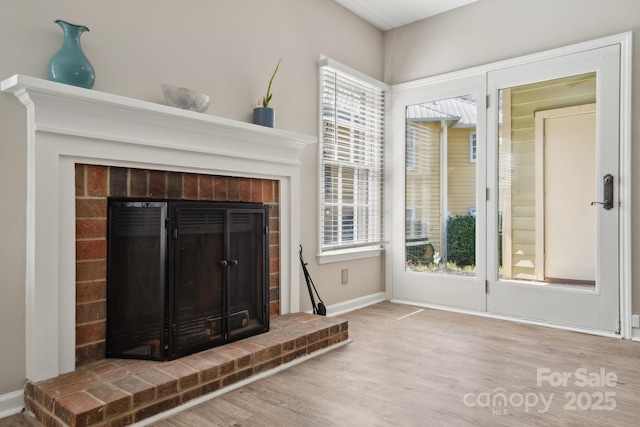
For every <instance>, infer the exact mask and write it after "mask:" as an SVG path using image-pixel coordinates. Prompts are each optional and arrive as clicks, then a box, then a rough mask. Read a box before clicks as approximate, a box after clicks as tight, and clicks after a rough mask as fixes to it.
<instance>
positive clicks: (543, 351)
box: [0, 302, 640, 427]
mask: <svg viewBox="0 0 640 427" xmlns="http://www.w3.org/2000/svg"><path fill="white" fill-rule="evenodd" d="M341 317H343V318H345V319H347V320H348V321H349V335H350V338H351V339H353V342H352V343H351V344H348V345H347V346H345V347H342V348H339V349H336V350H333V351H330V352H328V353H326V354H323V355H321V356H318V357H316V358H314V359H311V360H308V361H306V362H304V363H301V364H299V365H296V366H294V367H292V368H290V369H288V370H286V371H283V372H280V373H277V374H275V375H272V376H270V377H267V378H264V379H261V380H259V381H257V382H254V383H251V384H249V385H247V386H245V387H242V388H239V389H237V390H235V391H232V392H229V393H227V394H224V395H222V396H219V397H217V398H215V399H212V400H210V401H208V402H205V403H202V404H200V405H198V406H196V407H194V408H191V409H188V410H186V411H184V412H181V413H179V414H176V415H174V416H172V417H170V418H168V419H165V420H162V421H159V422H156V423H155V424H153V425H154V427H195V426H198V427H200V426H243V427H250V426H269V427H271V426H285V427H286V426H295V427H299V426H478V425H480V426H529V425H535V426H539V425H574V426H590V425H598V426H605V425H606V426H636V425H640V343H634V342H630V341H622V340H616V339H612V338H603V337H596V336H591V335H584V334H579V333H575V332H567V331H561V330H556V329H550V328H542V327H536V326H529V325H521V324H517V323H512V322H507V321H500V320H493V319H485V318H481V317H476V316H469V315H464V314H457V313H450V312H445V311H438V310H429V309H421V308H417V307H412V306H407V305H397V304H392V303H388V302H385V303H381V304H377V305H374V306H371V307H367V308H364V309H361V310H357V311H355V312H352V313H349V314H347V315H344V316H341ZM538 369H548V371H547V373H548V375H547V376H546V377H545V378H551V379H552V380H555V379H558V378H561V377H562V373H568V374H569V375H570V377H567V379H566V385H557V386H553V385H552V384H550V381H548V380H543V381H542V383H541V384H538V373H537V372H538ZM580 369H583V371H581V370H580ZM577 370H578V371H577ZM601 370H604V378H600V377H601V375H600V373H601ZM576 371H577V372H576ZM576 374H577V376H576ZM582 374H588V376H591V377H594V378H595V377H597V379H602V380H603V381H604V382H605V384H604V385H603V384H597V385H596V384H583V382H584V381H583V378H582V377H583V376H585V375H582ZM607 375H609V378H607ZM612 375H615V376H617V380H616V381H613V379H612ZM565 376H566V374H565ZM607 382H608V384H607ZM501 396H506V402H504V404H503V405H499V404H500V403H503V401H500V399H499V398H500V397H501ZM574 396H575V399H574ZM527 402H528V403H527ZM1 425H4V424H2V423H1V422H0V426H1ZM7 425H9V424H7ZM21 425H26V424H21Z"/></svg>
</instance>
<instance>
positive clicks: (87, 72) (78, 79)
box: [49, 19, 96, 89]
mask: <svg viewBox="0 0 640 427" xmlns="http://www.w3.org/2000/svg"><path fill="white" fill-rule="evenodd" d="M55 22H56V24H58V25H60V28H62V31H63V32H64V40H63V42H62V47H61V48H60V50H59V51H58V52H57V53H56V54H55V55H53V57H52V58H51V60H50V61H49V80H52V81H54V82H59V83H65V84H69V85H73V86H80V87H84V88H87V89H91V88H92V87H93V83H94V82H95V80H96V74H95V71H94V70H93V66H92V65H91V63H90V62H89V60H88V59H87V57H86V56H85V55H84V52H83V51H82V46H80V36H81V35H82V33H84V32H85V31H89V29H88V28H87V27H85V26H83V25H73V24H70V23H68V22H65V21H62V20H60V19H58V20H57V21H55Z"/></svg>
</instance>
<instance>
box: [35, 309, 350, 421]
mask: <svg viewBox="0 0 640 427" xmlns="http://www.w3.org/2000/svg"><path fill="white" fill-rule="evenodd" d="M347 339H348V325H347V322H346V321H343V320H339V319H336V318H327V317H323V316H317V315H313V314H306V313H295V314H287V315H283V316H274V317H273V318H272V319H271V330H270V331H269V332H267V333H264V334H261V335H256V336H253V337H250V338H247V339H244V340H242V341H237V342H235V343H231V344H226V345H224V346H220V347H215V348H212V349H210V350H206V351H203V352H201V353H197V354H192V355H190V356H186V357H183V358H180V359H177V360H173V361H171V362H152V361H142V360H125V359H104V360H101V361H97V362H92V363H88V364H86V365H84V366H83V367H81V368H79V369H77V370H76V371H74V372H71V373H68V374H64V375H61V376H59V377H57V378H54V379H51V380H46V381H42V382H40V383H36V384H33V383H27V385H26V396H25V402H26V405H27V408H28V409H29V410H31V411H32V412H33V413H34V414H35V416H36V418H37V419H38V420H39V421H40V422H42V423H43V424H44V425H45V426H47V427H54V426H55V427H60V426H71V427H84V426H125V425H129V424H131V423H134V422H138V421H141V420H143V419H145V418H148V417H151V416H154V415H156V414H159V413H161V412H163V411H167V410H169V409H172V408H175V407H177V406H179V405H181V404H183V403H186V402H188V401H189V400H192V399H195V398H197V397H200V396H203V395H206V394H209V393H212V392H214V391H216V390H219V389H221V388H223V387H226V386H229V385H231V384H233V383H236V382H238V381H241V380H244V379H247V378H249V377H251V376H253V375H256V374H260V373H262V372H265V371H267V370H269V369H273V368H275V367H277V366H280V365H282V364H285V363H288V362H291V361H293V360H294V359H296V358H298V357H301V356H304V355H307V354H310V353H313V352H315V351H318V350H320V349H323V348H327V347H330V346H332V345H335V344H338V343H340V342H344V341H346V340H347Z"/></svg>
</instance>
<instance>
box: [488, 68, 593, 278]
mask: <svg viewBox="0 0 640 427" xmlns="http://www.w3.org/2000/svg"><path fill="white" fill-rule="evenodd" d="M504 93H505V95H504V96H509V95H508V94H509V93H510V99H508V100H506V99H505V100H504V106H505V110H504V111H503V121H504V122H507V121H508V122H509V124H510V128H511V134H510V136H507V137H506V138H504V139H503V141H502V148H501V153H500V156H501V158H500V164H501V165H502V166H503V168H502V171H501V183H502V195H501V197H502V200H501V209H502V214H503V215H508V212H510V213H511V217H510V218H503V253H506V254H505V256H503V261H504V262H505V263H506V262H509V261H508V260H509V259H511V262H510V265H506V266H505V268H504V276H505V278H514V279H524V280H534V279H535V256H536V244H537V243H538V242H536V227H535V207H536V206H535V203H536V200H535V161H534V157H535V118H534V113H535V112H536V111H544V110H549V109H555V108H561V107H570V106H575V105H583V104H589V103H593V102H595V98H596V80H595V74H587V75H581V76H573V77H567V78H564V79H558V80H553V81H549V82H541V83H536V84H531V85H526V86H521V87H516V88H512V89H511V90H510V91H505V92H504ZM508 106H510V108H509V107H508ZM508 127H509V126H506V128H508ZM506 144H510V145H509V146H506ZM505 165H511V170H508V169H505ZM507 167H508V166H507ZM505 191H506V192H507V193H505ZM508 200H510V205H509V206H505V204H504V203H503V202H504V201H508ZM509 219H510V220H509ZM509 255H510V256H509Z"/></svg>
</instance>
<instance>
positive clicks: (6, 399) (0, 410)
mask: <svg viewBox="0 0 640 427" xmlns="http://www.w3.org/2000/svg"><path fill="white" fill-rule="evenodd" d="M22 408H24V390H16V391H12V392H11V393H7V394H3V395H0V418H6V417H9V416H11V415H15V414H19V413H20V412H22Z"/></svg>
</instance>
